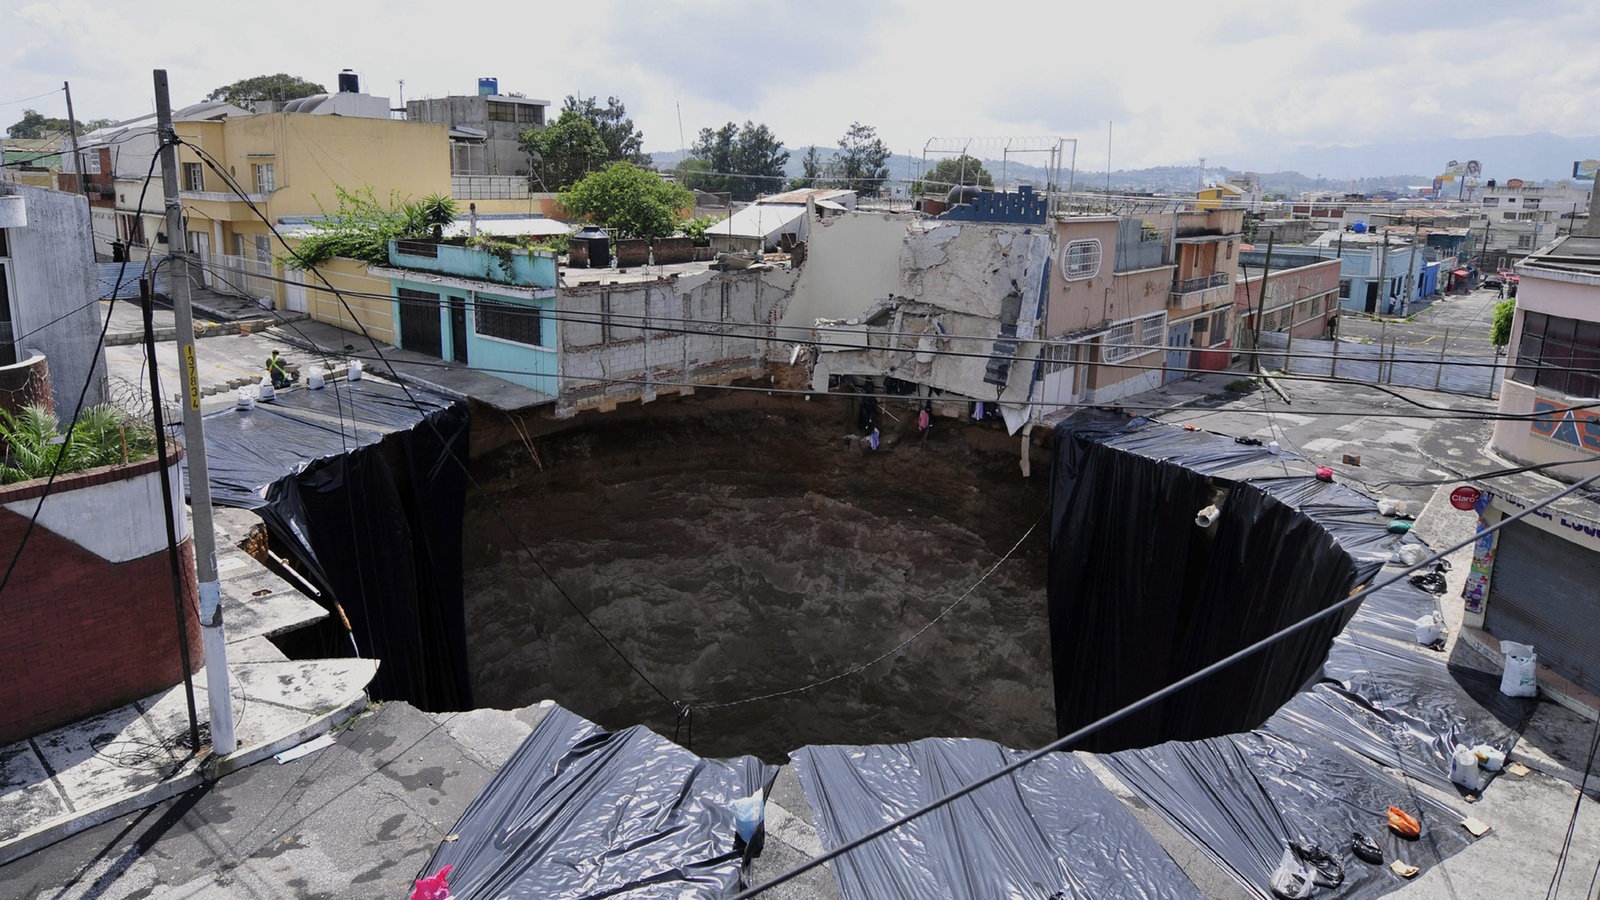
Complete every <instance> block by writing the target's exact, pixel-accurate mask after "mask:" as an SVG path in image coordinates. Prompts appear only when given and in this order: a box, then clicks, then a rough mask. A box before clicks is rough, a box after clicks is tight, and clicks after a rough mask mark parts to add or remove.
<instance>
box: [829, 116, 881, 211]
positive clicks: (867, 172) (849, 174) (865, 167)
mask: <svg viewBox="0 0 1600 900" xmlns="http://www.w3.org/2000/svg"><path fill="white" fill-rule="evenodd" d="M888 161H889V145H888V144H885V143H884V142H883V140H882V139H881V138H879V137H878V130H877V129H876V128H873V127H872V126H871V125H863V124H861V123H860V122H851V123H850V129H849V130H848V131H846V132H845V133H844V137H842V138H840V139H839V155H838V157H837V158H836V159H835V160H834V162H835V163H837V165H838V168H839V175H840V178H841V180H842V181H843V182H844V184H843V186H844V187H845V188H846V189H848V190H852V191H855V192H856V193H857V194H860V195H862V196H864V197H876V196H877V195H878V192H879V191H881V190H883V183H884V182H885V181H886V180H888V178H889V167H888V166H885V165H884V163H886V162H888Z"/></svg>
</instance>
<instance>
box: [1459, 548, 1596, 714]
mask: <svg viewBox="0 0 1600 900" xmlns="http://www.w3.org/2000/svg"><path fill="white" fill-rule="evenodd" d="M1484 626H1485V627H1486V628H1488V630H1489V631H1490V633H1492V634H1493V635H1494V636H1495V637H1497V638H1499V639H1501V640H1505V641H1519V642H1521V643H1524V644H1532V645H1533V648H1534V650H1535V651H1537V652H1538V654H1539V662H1541V663H1545V664H1547V665H1549V666H1550V668H1551V669H1553V670H1555V672H1557V673H1558V674H1560V675H1562V676H1564V677H1566V678H1569V679H1571V680H1572V681H1573V682H1574V683H1576V684H1577V685H1579V686H1580V687H1582V688H1583V689H1584V690H1586V691H1590V692H1592V693H1600V553H1595V552H1593V551H1590V550H1585V549H1583V548H1582V547H1580V546H1578V545H1577V544H1575V543H1573V542H1571V541H1566V540H1562V539H1561V538H1559V537H1557V536H1556V535H1553V534H1551V533H1549V532H1547V531H1543V530H1541V529H1539V528H1535V527H1534V526H1532V525H1529V524H1527V523H1525V522H1512V523H1511V524H1510V525H1507V526H1506V527H1505V528H1504V529H1502V530H1501V532H1500V543H1499V545H1498V546H1497V548H1496V549H1495V554H1494V570H1493V574H1492V576H1491V578H1490V581H1489V604H1488V608H1487V609H1486V610H1485V612H1484Z"/></svg>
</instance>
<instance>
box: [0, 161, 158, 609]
mask: <svg viewBox="0 0 1600 900" xmlns="http://www.w3.org/2000/svg"><path fill="white" fill-rule="evenodd" d="M159 159H160V158H159V157H158V156H152V157H151V158H150V171H149V172H147V173H145V176H144V186H143V187H142V188H140V189H139V205H140V206H143V205H144V195H145V191H147V190H149V189H150V182H151V180H152V179H154V177H155V173H156V163H157V162H158V161H159ZM127 268H128V263H127V260H123V263H122V268H121V269H119V270H118V272H117V285H116V287H117V290H114V291H112V294H113V295H115V294H119V293H121V287H122V277H123V275H124V274H125V273H126V272H127ZM111 302H112V305H113V306H115V305H116V299H115V296H113V298H112V301H111ZM110 328H111V316H110V315H109V314H108V315H107V316H106V320H105V323H104V324H102V325H101V326H100V339H99V340H98V341H97V342H96V343H95V348H94V350H93V351H91V352H92V353H93V354H94V355H95V356H98V354H99V353H100V352H101V350H103V349H104V348H105V345H106V332H107V331H109V330H110ZM94 362H95V359H94V357H93V356H92V357H91V358H90V361H89V373H88V374H87V375H86V376H85V377H84V379H83V388H82V390H80V391H78V402H77V405H76V408H74V409H73V412H72V421H71V422H69V423H67V428H66V440H65V441H64V442H63V443H62V444H61V447H60V449H59V450H58V451H57V452H56V458H55V459H54V460H53V461H52V462H51V464H50V477H49V478H47V479H45V483H44V491H43V493H41V494H39V502H38V503H35V504H34V506H33V513H32V515H30V516H28V527H27V528H26V529H24V530H23V532H22V539H21V540H20V541H18V542H17V549H16V552H14V553H12V554H11V562H10V563H8V564H7V565H6V572H5V575H4V576H0V594H4V593H5V590H6V585H8V584H10V583H11V576H12V574H13V573H14V572H16V570H17V563H18V561H20V560H21V559H22V551H23V550H25V549H27V546H28V538H30V537H32V536H33V529H34V526H36V525H37V524H38V523H39V514H40V513H41V512H42V511H43V510H44V501H45V499H46V498H47V497H49V496H50V489H51V488H52V487H54V486H55V483H56V476H57V475H58V474H60V472H61V462H62V460H64V459H66V458H67V449H68V448H69V447H71V446H72V437H73V430H74V429H75V428H77V425H78V419H79V417H81V416H82V415H83V401H84V400H85V398H87V397H88V396H89V386H90V385H91V384H93V383H94V376H95V365H94ZM165 439H166V437H165V436H164V435H157V436H156V440H165Z"/></svg>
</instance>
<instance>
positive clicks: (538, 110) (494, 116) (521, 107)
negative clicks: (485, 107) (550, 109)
mask: <svg viewBox="0 0 1600 900" xmlns="http://www.w3.org/2000/svg"><path fill="white" fill-rule="evenodd" d="M489 121H491V122H515V123H517V124H518V125H543V124H544V107H543V106H540V105H539V104H537V103H505V102H501V101H498V100H496V101H490V103H489Z"/></svg>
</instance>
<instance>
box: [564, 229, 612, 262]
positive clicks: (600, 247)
mask: <svg viewBox="0 0 1600 900" xmlns="http://www.w3.org/2000/svg"><path fill="white" fill-rule="evenodd" d="M568 243H569V244H581V245H582V246H583V248H584V249H585V250H588V251H589V268H591V269H609V268H611V236H610V235H608V234H606V230H605V229H604V228H601V227H600V226H598V225H586V226H584V228H583V230H582V231H579V232H578V233H577V234H575V235H573V236H572V238H571V240H569V241H568Z"/></svg>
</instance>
